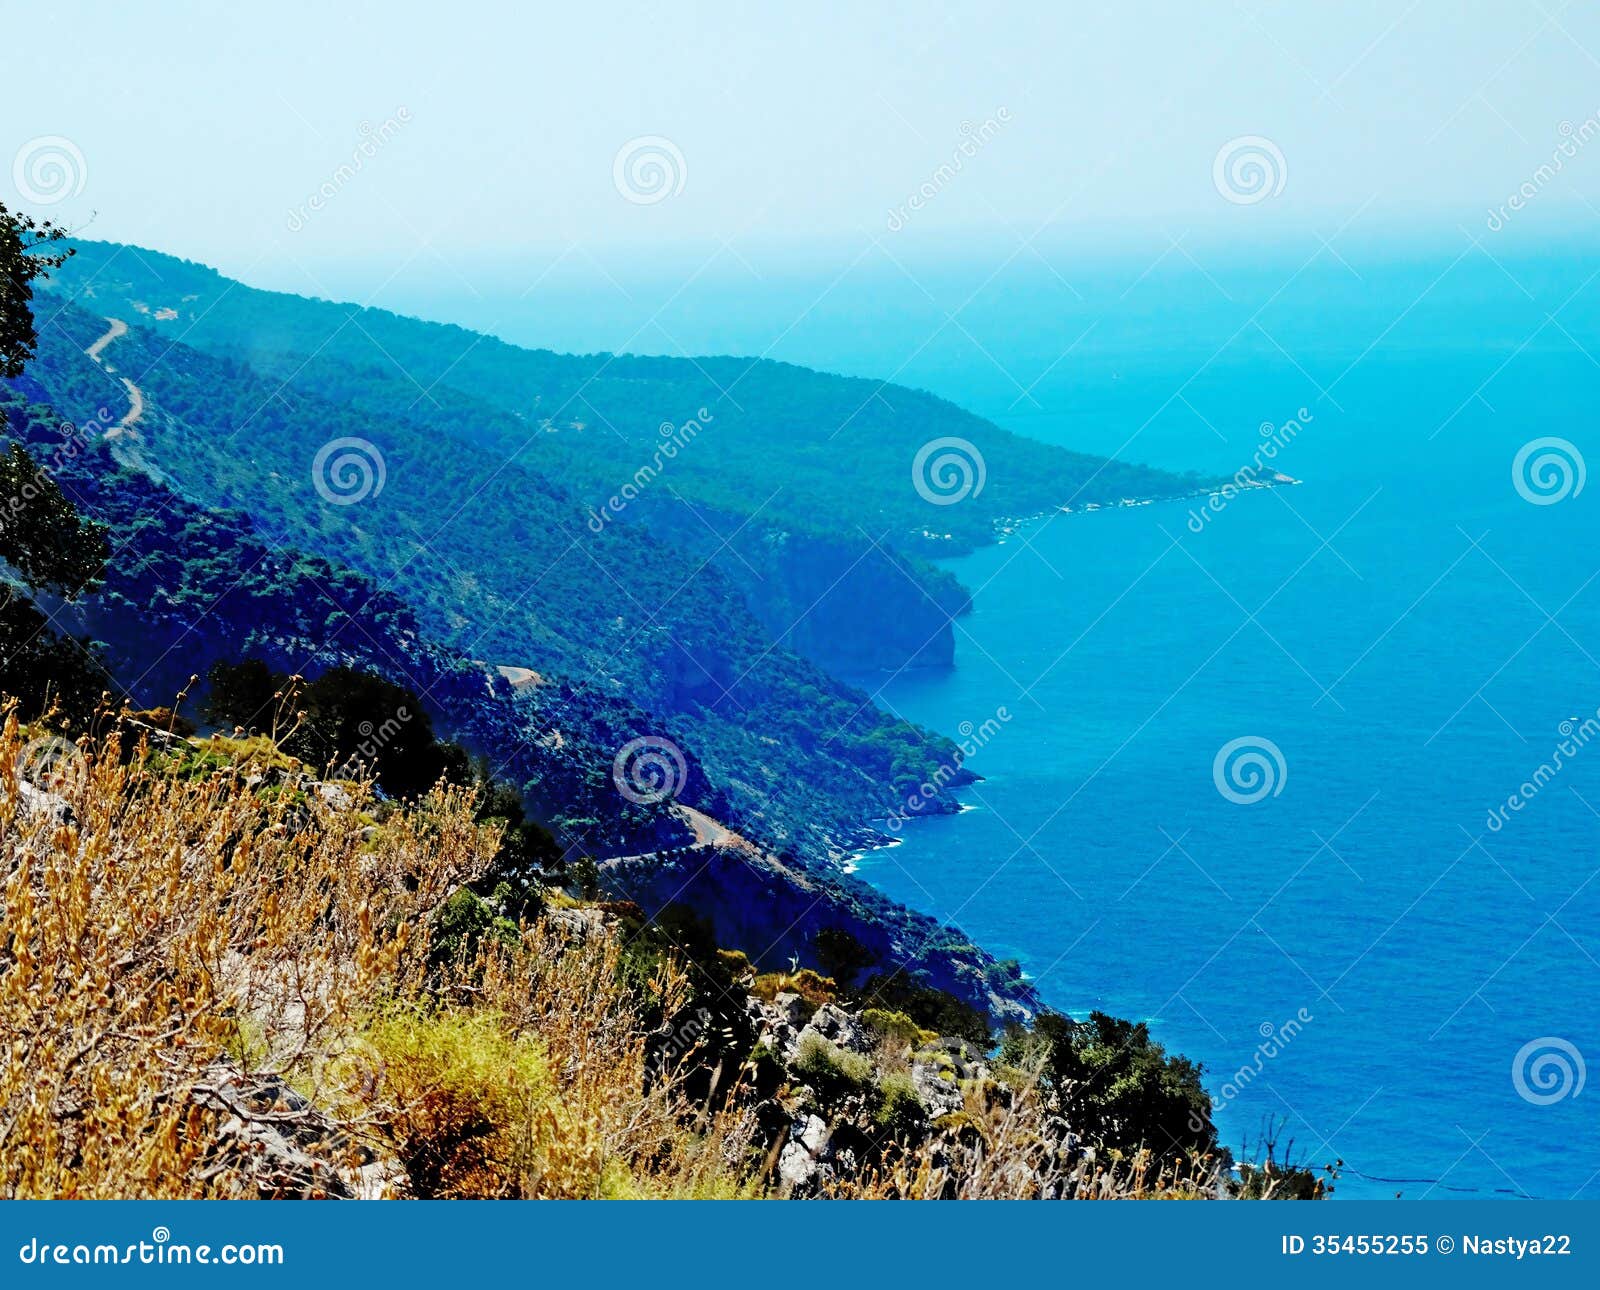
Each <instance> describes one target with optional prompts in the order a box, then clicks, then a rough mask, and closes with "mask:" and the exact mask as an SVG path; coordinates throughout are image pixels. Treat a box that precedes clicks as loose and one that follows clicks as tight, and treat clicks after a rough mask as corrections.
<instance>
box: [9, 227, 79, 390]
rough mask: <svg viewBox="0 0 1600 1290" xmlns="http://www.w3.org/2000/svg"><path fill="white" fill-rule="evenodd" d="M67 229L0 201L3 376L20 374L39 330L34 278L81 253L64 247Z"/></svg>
mask: <svg viewBox="0 0 1600 1290" xmlns="http://www.w3.org/2000/svg"><path fill="white" fill-rule="evenodd" d="M66 236H67V231H66V229H64V228H62V227H60V226H59V225H57V224H52V223H51V222H50V221H49V220H44V221H36V220H34V219H33V217H32V216H29V215H21V214H15V213H13V212H11V211H9V210H7V209H6V206H5V203H4V202H0V376H4V377H15V376H21V375H22V369H23V366H24V365H25V364H26V363H27V361H28V360H29V359H30V358H32V357H33V352H34V348H35V347H36V346H37V345H38V343H39V333H38V332H37V331H35V330H34V325H33V308H32V303H33V282H34V279H35V278H40V277H44V276H46V275H47V274H48V273H49V272H50V270H51V269H58V268H60V267H61V265H62V264H64V263H65V262H66V261H67V259H68V257H70V256H72V255H75V254H76V253H77V252H76V250H75V249H74V248H73V247H69V246H61V245H60V243H61V242H62V241H63V240H64V239H65V238H66Z"/></svg>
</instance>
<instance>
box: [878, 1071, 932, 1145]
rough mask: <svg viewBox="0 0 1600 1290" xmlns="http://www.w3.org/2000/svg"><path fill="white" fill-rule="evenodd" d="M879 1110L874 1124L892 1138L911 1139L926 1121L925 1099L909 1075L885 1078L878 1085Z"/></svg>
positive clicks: (886, 1076)
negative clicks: (920, 1096)
mask: <svg viewBox="0 0 1600 1290" xmlns="http://www.w3.org/2000/svg"><path fill="white" fill-rule="evenodd" d="M878 1098H879V1101H878V1109H877V1111H876V1112H875V1113H874V1114H873V1117H872V1122H873V1123H874V1124H875V1125H877V1126H878V1128H879V1129H880V1130H881V1131H883V1132H884V1133H886V1134H888V1135H889V1136H890V1137H892V1138H896V1139H899V1140H902V1141H903V1140H905V1139H907V1138H910V1137H912V1136H913V1135H914V1134H916V1133H917V1132H918V1131H919V1130H921V1128H922V1126H923V1125H924V1123H925V1122H926V1120H927V1113H926V1112H925V1111H924V1109H923V1106H922V1099H921V1098H919V1097H918V1096H917V1090H916V1089H915V1088H914V1087H913V1086H912V1084H911V1079H910V1077H909V1076H906V1075H885V1076H884V1077H883V1079H882V1080H880V1081H879V1083H878Z"/></svg>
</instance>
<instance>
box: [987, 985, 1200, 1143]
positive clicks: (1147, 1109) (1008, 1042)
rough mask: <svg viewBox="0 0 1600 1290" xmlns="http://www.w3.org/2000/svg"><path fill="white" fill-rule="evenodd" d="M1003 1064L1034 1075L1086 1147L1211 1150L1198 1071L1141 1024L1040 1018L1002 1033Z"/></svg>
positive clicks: (1096, 1017)
mask: <svg viewBox="0 0 1600 1290" xmlns="http://www.w3.org/2000/svg"><path fill="white" fill-rule="evenodd" d="M1000 1055H1001V1060H1003V1061H1005V1062H1006V1063H1008V1064H1010V1065H1013V1066H1018V1067H1022V1068H1024V1069H1032V1068H1033V1067H1034V1066H1035V1065H1038V1066H1039V1068H1040V1070H1041V1077H1042V1081H1043V1089H1044V1092H1045V1094H1046V1096H1047V1097H1049V1098H1050V1099H1051V1101H1052V1103H1053V1106H1054V1109H1055V1110H1056V1111H1057V1113H1059V1114H1060V1115H1061V1116H1062V1117H1063V1118H1064V1119H1065V1120H1066V1121H1067V1123H1068V1124H1070V1125H1071V1126H1072V1128H1073V1129H1074V1130H1075V1131H1076V1132H1078V1133H1079V1134H1081V1135H1083V1136H1084V1137H1085V1138H1086V1139H1087V1140H1089V1141H1091V1142H1097V1143H1102V1144H1104V1145H1106V1146H1109V1147H1114V1148H1119V1149H1122V1150H1132V1149H1134V1148H1137V1147H1140V1146H1143V1147H1147V1148H1148V1149H1149V1150H1151V1151H1153V1152H1154V1153H1155V1154H1156V1155H1157V1156H1158V1157H1169V1156H1177V1155H1182V1154H1184V1153H1186V1152H1190V1151H1203V1152H1204V1151H1211V1150H1213V1149H1215V1147H1216V1144H1217V1135H1216V1130H1215V1128H1213V1127H1212V1124H1211V1099H1210V1097H1208V1096H1207V1094H1206V1091H1205V1088H1204V1087H1203V1086H1202V1084H1201V1082H1200V1077H1201V1074H1202V1068H1201V1067H1200V1066H1199V1065H1198V1064H1197V1063H1195V1062H1192V1061H1190V1060H1189V1059H1188V1058H1186V1057H1178V1056H1168V1054H1167V1052H1166V1050H1165V1049H1164V1048H1162V1046H1161V1045H1160V1044H1158V1043H1156V1042H1155V1041H1154V1040H1152V1039H1151V1038H1150V1030H1149V1027H1148V1026H1146V1025H1145V1024H1144V1023H1143V1022H1137V1023H1135V1022H1131V1021H1123V1020H1121V1019H1120V1018H1117V1017H1111V1016H1107V1015H1106V1014H1105V1013H1103V1012H1091V1013H1090V1014H1089V1019H1088V1020H1087V1021H1074V1020H1073V1019H1072V1018H1071V1017H1064V1016H1062V1015H1060V1014H1059V1013H1053V1012H1045V1013H1041V1014H1040V1015H1039V1017H1038V1018H1037V1019H1036V1021H1035V1023H1034V1028H1033V1030H1032V1031H1028V1030H1023V1029H1021V1028H1020V1027H1013V1028H1011V1029H1009V1030H1007V1032H1006V1034H1005V1037H1004V1039H1003V1041H1002V1043H1001V1048H1000Z"/></svg>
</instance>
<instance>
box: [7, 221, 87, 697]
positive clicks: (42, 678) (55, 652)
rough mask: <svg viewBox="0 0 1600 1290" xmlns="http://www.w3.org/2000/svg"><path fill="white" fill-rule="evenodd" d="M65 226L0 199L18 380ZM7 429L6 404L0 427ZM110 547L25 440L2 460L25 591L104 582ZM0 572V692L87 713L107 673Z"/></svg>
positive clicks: (10, 530) (76, 589)
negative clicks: (38, 292)
mask: <svg viewBox="0 0 1600 1290" xmlns="http://www.w3.org/2000/svg"><path fill="white" fill-rule="evenodd" d="M65 236H66V231H65V230H64V229H61V228H59V227H57V226H56V225H54V224H51V223H49V222H48V221H46V222H44V223H38V222H35V221H34V220H33V219H32V218H31V217H29V216H26V215H17V214H13V213H12V212H11V211H9V210H7V209H6V207H5V206H4V205H0V377H7V378H11V377H17V376H20V375H21V374H22V370H23V367H24V366H25V365H26V364H27V361H28V360H29V359H30V358H32V357H33V354H34V350H35V348H36V346H37V344H38V340H39V335H38V331H37V330H36V328H35V325H34V319H33V309H32V307H31V306H32V301H33V283H34V280H35V279H37V278H40V277H42V276H44V275H45V274H47V273H48V272H49V271H50V270H51V269H54V268H57V267H59V266H60V265H61V264H62V262H63V261H64V260H66V258H67V257H68V256H69V255H71V254H72V250H71V249H70V248H63V249H60V250H56V249H52V248H54V247H56V245H57V244H58V243H59V242H60V241H61V240H62V239H63V238H64V237H65ZM5 426H6V419H5V413H4V411H3V410H0V431H3V430H4V429H5ZM108 554H109V547H108V546H107V543H106V537H105V533H104V531H103V530H102V529H101V528H100V527H99V526H98V525H94V524H89V523H86V522H85V521H84V519H83V517H82V516H80V515H79V514H78V512H77V510H76V509H75V508H74V507H73V505H72V503H71V502H69V501H68V500H67V499H66V497H65V496H64V495H63V494H62V492H61V489H60V488H59V487H58V486H57V484H56V482H55V481H54V480H53V479H51V478H50V476H49V475H47V474H46V473H45V472H44V471H42V470H41V469H40V468H39V465H38V463H37V462H35V461H34V460H33V458H32V457H30V456H29V455H28V453H27V452H26V451H25V450H24V449H23V448H22V446H21V445H20V444H12V445H11V446H10V449H9V451H7V452H5V454H4V455H3V456H0V561H4V563H5V564H7V565H9V566H10V567H11V569H12V570H13V571H14V573H15V575H16V579H20V581H21V584H22V588H26V589H27V590H32V591H35V592H37V591H51V592H55V593H56V594H58V595H60V596H61V597H62V598H63V599H66V600H72V599H75V598H76V597H78V596H80V595H82V594H83V593H84V592H85V591H88V590H90V589H92V588H93V587H95V586H97V585H99V582H100V579H101V577H102V575H103V574H104V572H105V564H106V558H107V556H108ZM16 579H9V578H3V577H0V689H3V690H4V691H5V692H6V693H8V694H10V695H12V696H14V697H15V698H17V699H19V700H20V701H21V703H22V709H23V715H24V716H25V717H33V716H37V715H38V714H40V713H42V712H44V711H46V710H47V709H48V708H50V707H51V706H57V707H60V708H63V709H65V713H64V715H67V716H71V717H77V718H80V719H81V718H83V717H85V716H87V715H88V710H89V708H90V706H91V705H92V704H93V702H94V699H95V698H96V696H97V695H98V694H99V692H100V690H101V689H102V688H103V687H104V686H105V685H106V683H107V682H108V679H109V678H107V676H106V674H105V670H104V668H103V667H102V665H101V664H100V661H99V659H98V658H97V657H96V656H95V655H94V653H93V651H92V650H91V649H90V648H89V646H88V645H87V644H86V643H85V642H82V641H77V640H73V639H72V638H71V637H67V636H62V635H60V634H58V633H56V632H53V631H51V630H50V627H49V622H48V619H47V618H46V616H45V614H44V613H43V612H42V611H41V610H40V609H39V607H38V606H37V605H36V604H35V603H34V602H33V600H32V599H31V598H30V597H29V596H28V594H27V592H26V590H24V589H22V588H19V587H18V586H17V585H16Z"/></svg>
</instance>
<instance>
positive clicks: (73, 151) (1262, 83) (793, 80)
mask: <svg viewBox="0 0 1600 1290" xmlns="http://www.w3.org/2000/svg"><path fill="white" fill-rule="evenodd" d="M1597 53H1600V6H1592V5H1583V4H1578V3H1562V2H1561V0H1481V2H1479V3H1472V2H1471V0H1464V2H1463V0H1451V2H1448V3H1446V2H1439V0H1423V2H1420V3H1414V2H1411V0H1381V2H1377V0H1342V2H1341V3H1337V4H1335V3H1321V4H1309V3H1297V4H1289V3H1284V4H1263V3H1261V2H1260V0H1254V2H1253V3H1252V2H1249V0H1240V2H1239V3H1231V2H1226V0H1216V2H1214V3H1097V4H1086V3H1052V4H1043V3H1040V4H1004V3H983V4H970V5H969V4H941V5H930V4H917V5H898V4H872V3H864V2H863V0H856V2H855V3H848V4H834V3H807V4H805V5H782V6H779V5H723V4H689V5H676V4H675V5H661V4H653V5H613V4H606V3H585V4H580V5H574V4H561V5H532V4H518V5H511V4H503V5H502V4H488V3H471V2H470V0H463V2H461V3H455V4H452V5H448V6H440V5H438V4H436V3H432V4H428V5H421V4H407V3H395V2H393V0H390V2H387V3H384V4H382V5H369V6H356V5H330V4H327V3H317V4H307V3H297V2H294V0H283V2H279V3H274V4H272V5H270V6H266V5H251V4H237V5H230V6H226V7H222V6H211V5H199V4H184V3H174V2H163V0H151V2H149V3H142V4H140V5H138V6H130V5H120V4H111V3H97V4H91V3H73V2H71V0H68V2H65V3H58V4H55V5H52V7H51V10H50V15H49V22H48V24H46V23H42V22H41V23H39V24H38V25H36V26H35V27H34V29H33V36H32V38H31V40H30V49H29V53H28V56H27V57H25V58H13V57H8V59H7V62H8V66H7V69H6V90H5V94H4V100H3V112H0V166H4V162H5V161H6V160H9V161H10V162H11V165H10V166H9V167H4V168H3V169H0V198H3V200H5V201H6V202H8V203H9V204H14V205H17V206H20V207H22V208H23V209H28V210H32V211H34V212H35V213H39V214H46V215H50V216H52V217H54V218H57V219H59V220H62V221H64V222H67V223H69V224H71V225H74V226H79V225H83V226H85V231H86V234H87V235H89V236H96V237H102V238H106V239H111V240H118V241H132V242H135V243H138V244H140V245H146V246H151V247H155V248H158V249H162V250H166V251H170V252H173V253H176V254H180V255H183V256H185V257H187V258H192V259H198V260H203V261H205V262H207V263H211V264H214V265H216V266H217V267H219V268H221V269H222V270H223V271H224V272H227V273H230V274H233V275H236V276H241V277H244V278H246V279H247V280H249V281H252V282H256V283H260V284H263V285H283V286H286V287H289V288H290V289H295V290H306V289H310V288H309V287H308V284H312V283H326V284H330V286H329V290H335V289H337V290H339V291H340V292H341V293H347V292H355V291H358V290H364V289H365V288H367V287H370V286H375V285H377V284H378V283H380V282H382V281H383V280H385V279H386V278H387V277H391V276H393V275H395V274H399V273H404V274H408V275H412V276H416V275H419V274H421V275H423V276H427V275H436V276H438V277H439V278H441V279H449V278H451V277H455V278H458V279H460V280H461V281H462V282H463V283H466V284H469V285H472V284H482V283H490V282H493V281H494V279H495V275H496V274H497V272H499V269H498V266H500V265H503V264H505V263H507V262H508V261H517V262H519V263H534V262H537V261H538V259H539V257H541V256H543V257H546V258H547V259H548V258H549V257H552V256H558V255H561V254H564V253H568V252H571V253H573V254H574V255H575V257H576V258H577V259H578V260H581V261H582V262H583V264H584V266H585V270H584V271H585V272H595V273H604V272H608V271H609V272H618V273H620V272H623V271H624V269H623V268H621V267H619V266H624V265H635V266H637V265H638V264H644V263H658V264H663V265H668V264H670V265H679V264H693V263H695V262H696V258H695V257H696V256H698V255H700V254H702V253H703V251H704V249H705V248H707V247H709V248H713V249H717V250H720V251H721V252H722V253H724V254H726V255H733V256H748V257H750V258H751V259H752V260H754V259H761V260H762V261H763V262H764V263H769V264H770V263H772V262H773V261H774V258H777V259H780V260H781V259H783V258H784V257H791V258H792V259H793V260H794V262H796V263H800V262H803V261H804V258H805V256H806V255H807V254H808V253H811V252H812V251H814V250H815V249H816V248H831V250H830V251H829V254H833V255H835V256H837V255H838V254H839V249H840V248H845V249H846V250H848V248H851V247H858V246H859V247H872V246H882V247H884V248H889V249H893V248H904V252H903V253H904V254H907V255H939V254H956V255H959V254H961V253H962V252H963V251H964V250H970V249H971V248H973V247H975V246H984V247H994V246H1000V245H1004V246H1007V247H1009V248H1012V249H1013V250H1017V251H1019V252H1021V253H1026V254H1029V255H1032V254H1045V255H1049V254H1052V253H1053V252H1052V250H1051V248H1060V247H1062V246H1077V247H1085V246H1115V245H1118V244H1119V243H1141V242H1142V243H1145V244H1151V245H1158V246H1159V245H1161V243H1162V240H1163V239H1167V238H1184V239H1193V240H1194V241H1195V242H1196V243H1199V242H1204V241H1207V240H1210V241H1213V242H1219V243H1222V244H1225V245H1229V246H1234V247H1238V248H1242V249H1248V248H1250V247H1252V246H1256V245H1260V244H1263V243H1265V242H1267V241H1270V240H1271V239H1273V238H1276V237H1282V236H1290V235H1293V236H1297V237H1301V238H1305V237H1332V236H1336V235H1350V232H1351V230H1352V229H1353V230H1354V234H1355V235H1358V236H1371V237H1375V238H1382V237H1385V236H1395V237H1400V236H1406V235H1416V234H1417V232H1418V231H1419V230H1421V231H1422V232H1423V233H1424V234H1425V233H1426V231H1427V230H1429V229H1432V228H1450V229H1455V228H1457V227H1460V226H1467V227H1471V228H1477V229H1482V228H1484V227H1485V225H1486V222H1487V221H1489V220H1490V212H1491V211H1493V210H1494V209H1495V208H1497V207H1500V206H1502V205H1503V204H1504V203H1505V202H1506V200H1507V199H1508V197H1510V195H1512V194H1513V193H1515V192H1517V191H1518V189H1519V188H1520V187H1522V186H1523V185H1524V184H1529V183H1532V184H1534V187H1535V189H1536V194H1535V196H1534V198H1533V199H1531V200H1530V201H1528V202H1527V203H1526V209H1525V210H1524V211H1522V212H1518V213H1515V214H1516V218H1515V219H1514V220H1513V221H1512V222H1513V223H1514V224H1515V225H1516V231H1519V232H1523V233H1528V232H1536V231H1538V230H1544V229H1549V228H1555V227H1558V226H1559V227H1564V228H1569V229H1570V228H1576V229H1581V228H1583V227H1585V226H1586V225H1587V224H1590V222H1591V221H1592V218H1593V217H1594V216H1595V214H1596V213H1597V210H1600V135H1597V136H1596V137H1595V138H1594V140H1593V142H1590V141H1589V140H1588V139H1587V138H1586V137H1584V130H1583V125H1584V123H1585V122H1589V123H1590V124H1591V125H1592V126H1593V127H1594V128H1595V129H1597V130H1600V57H1597ZM1569 129H1570V130H1571V131H1572V133H1571V134H1570V135H1569V134H1565V133H1563V132H1564V131H1565V130H1569ZM1563 139H1568V140H1572V141H1573V142H1571V143H1570V144H1569V147H1570V148H1571V151H1572V154H1573V155H1571V156H1570V157H1566V158H1564V159H1563V163H1562V167H1561V169H1560V171H1559V172H1558V173H1554V174H1551V175H1547V176H1546V177H1545V178H1544V179H1542V180H1539V181H1535V180H1534V179H1533V178H1532V177H1533V176H1534V175H1535V174H1536V172H1537V171H1538V169H1539V167H1541V166H1544V165H1546V164H1547V163H1549V162H1550V160H1551V158H1552V155H1553V154H1554V153H1555V152H1556V150H1557V147H1558V145H1559V144H1561V143H1562V141H1563ZM363 143H365V146H366V151H365V153H364V154H363V153H362V152H361V147H362V145H363ZM1586 149H1592V154H1591V153H1590V152H1587V151H1586ZM358 156H359V157H360V164H359V168H355V167H354V166H353V161H354V159H355V158H356V157H358ZM636 156H637V157H638V158H639V159H640V160H641V162H642V169H638V170H634V169H631V168H630V166H629V164H628V161H629V158H632V157H636ZM1235 158H1236V159H1237V160H1238V161H1239V163H1240V164H1241V165H1242V166H1243V170H1241V171H1239V172H1238V173H1235V172H1234V171H1232V170H1230V169H1229V167H1228V165H1227V162H1228V161H1229V160H1230V159H1235ZM52 160H61V161H63V163H64V167H65V168H64V170H63V169H61V168H57V169H55V170H51V169H50V168H49V166H48V165H47V164H45V163H48V162H50V161H52ZM652 160H654V161H658V162H659V163H660V165H659V166H658V167H657V168H656V169H654V170H652V169H651V167H650V162H651V161H652ZM1252 161H1255V162H1259V163H1260V164H1259V165H1258V166H1256V167H1255V168H1254V169H1253V170H1252V168H1251V162H1252ZM342 166H343V167H346V170H345V173H343V174H342V175H341V173H340V169H341V167H342ZM941 168H942V169H941ZM63 175H64V176H65V178H64V179H63ZM19 180H20V182H19ZM30 198H34V199H43V200H30Z"/></svg>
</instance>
